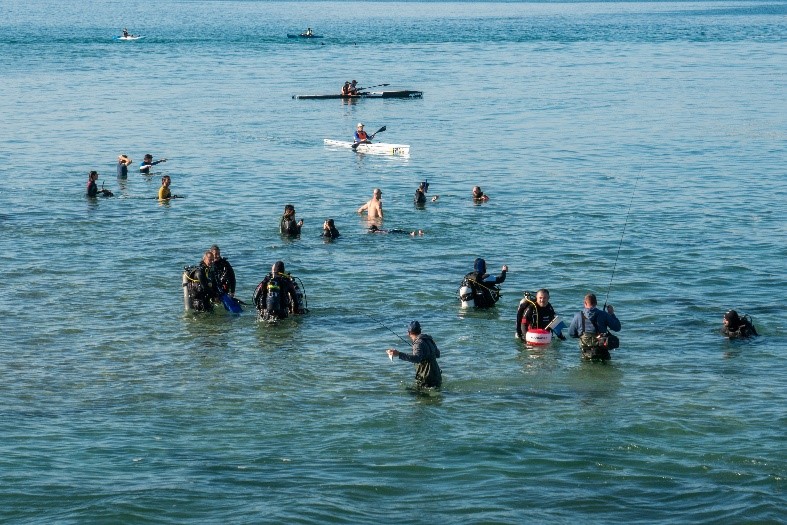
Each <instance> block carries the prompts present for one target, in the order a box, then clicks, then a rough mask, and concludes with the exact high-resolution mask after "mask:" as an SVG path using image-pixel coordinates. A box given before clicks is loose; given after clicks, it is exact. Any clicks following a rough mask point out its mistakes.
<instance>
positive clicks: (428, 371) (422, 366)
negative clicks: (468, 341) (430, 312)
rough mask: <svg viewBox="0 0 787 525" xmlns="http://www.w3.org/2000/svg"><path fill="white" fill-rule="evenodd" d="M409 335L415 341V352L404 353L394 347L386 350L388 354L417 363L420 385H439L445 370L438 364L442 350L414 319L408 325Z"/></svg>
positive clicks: (426, 386) (428, 386)
mask: <svg viewBox="0 0 787 525" xmlns="http://www.w3.org/2000/svg"><path fill="white" fill-rule="evenodd" d="M407 335H409V336H410V340H411V341H412V342H413V353H412V354H404V353H402V352H400V351H398V350H396V349H394V348H389V349H388V350H386V352H387V353H388V356H389V357H390V358H391V359H393V358H394V357H399V359H401V360H402V361H410V362H411V363H415V382H416V384H417V385H418V386H419V387H422V388H430V387H439V386H440V384H441V383H442V382H443V372H442V371H441V370H440V365H438V364H437V358H438V357H440V350H439V349H438V348H437V345H436V344H435V342H434V339H432V336H430V335H427V334H422V333H421V324H420V323H419V322H418V321H412V322H411V323H410V324H409V325H408V326H407Z"/></svg>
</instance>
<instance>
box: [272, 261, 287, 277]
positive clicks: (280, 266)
mask: <svg viewBox="0 0 787 525" xmlns="http://www.w3.org/2000/svg"><path fill="white" fill-rule="evenodd" d="M271 273H272V274H274V275H276V274H277V273H284V261H276V262H275V263H273V266H272V267H271Z"/></svg>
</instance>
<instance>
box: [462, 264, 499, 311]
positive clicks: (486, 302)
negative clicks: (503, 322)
mask: <svg viewBox="0 0 787 525" xmlns="http://www.w3.org/2000/svg"><path fill="white" fill-rule="evenodd" d="M481 278H482V276H480V275H478V272H470V273H468V274H467V275H465V278H464V280H463V281H462V286H463V287H464V286H468V287H470V289H471V290H472V291H473V303H474V304H475V307H476V308H491V307H492V306H494V305H495V303H496V302H497V301H499V300H500V287H499V286H497V285H495V284H490V285H487V284H484V283H483V282H481V280H480V279H481Z"/></svg>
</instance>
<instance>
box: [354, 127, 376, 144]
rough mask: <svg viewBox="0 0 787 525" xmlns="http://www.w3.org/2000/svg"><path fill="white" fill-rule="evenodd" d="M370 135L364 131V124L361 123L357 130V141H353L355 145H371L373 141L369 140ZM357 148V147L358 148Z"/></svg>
mask: <svg viewBox="0 0 787 525" xmlns="http://www.w3.org/2000/svg"><path fill="white" fill-rule="evenodd" d="M369 138H370V137H369V135H368V134H367V133H366V132H365V131H364V130H363V122H359V123H358V126H357V127H356V129H355V140H354V141H353V143H354V144H356V145H357V144H371V143H372V141H371V140H369ZM356 147H357V146H356Z"/></svg>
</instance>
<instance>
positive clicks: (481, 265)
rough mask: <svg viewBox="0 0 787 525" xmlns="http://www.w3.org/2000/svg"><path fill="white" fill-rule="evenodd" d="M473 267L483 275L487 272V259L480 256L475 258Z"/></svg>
mask: <svg viewBox="0 0 787 525" xmlns="http://www.w3.org/2000/svg"><path fill="white" fill-rule="evenodd" d="M473 269H475V271H476V272H478V273H479V274H481V275H483V274H485V273H486V261H485V260H483V259H482V258H480V257H479V258H478V259H476V260H475V262H473Z"/></svg>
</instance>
